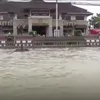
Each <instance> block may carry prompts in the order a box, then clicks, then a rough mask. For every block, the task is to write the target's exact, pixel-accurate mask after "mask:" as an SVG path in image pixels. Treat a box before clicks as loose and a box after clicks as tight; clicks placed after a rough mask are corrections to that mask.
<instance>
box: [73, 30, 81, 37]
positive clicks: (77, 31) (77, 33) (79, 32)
mask: <svg viewBox="0 0 100 100" xmlns="http://www.w3.org/2000/svg"><path fill="white" fill-rule="evenodd" d="M74 35H75V36H82V32H81V31H80V30H75V31H74Z"/></svg>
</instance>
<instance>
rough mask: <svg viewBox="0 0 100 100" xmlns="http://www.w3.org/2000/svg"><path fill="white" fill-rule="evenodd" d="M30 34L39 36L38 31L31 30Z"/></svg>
mask: <svg viewBox="0 0 100 100" xmlns="http://www.w3.org/2000/svg"><path fill="white" fill-rule="evenodd" d="M29 35H32V36H33V37H36V36H37V32H36V31H31V32H29Z"/></svg>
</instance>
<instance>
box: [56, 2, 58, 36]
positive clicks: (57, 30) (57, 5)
mask: <svg viewBox="0 0 100 100" xmlns="http://www.w3.org/2000/svg"><path fill="white" fill-rule="evenodd" d="M56 35H57V36H58V0H56Z"/></svg>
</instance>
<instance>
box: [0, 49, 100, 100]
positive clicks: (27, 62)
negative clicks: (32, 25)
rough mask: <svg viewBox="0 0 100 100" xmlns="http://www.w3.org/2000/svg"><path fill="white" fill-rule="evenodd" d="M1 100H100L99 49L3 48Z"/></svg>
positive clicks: (0, 55) (0, 64)
mask: <svg viewBox="0 0 100 100" xmlns="http://www.w3.org/2000/svg"><path fill="white" fill-rule="evenodd" d="M0 100H100V48H61V49H59V48H54V49H53V48H51V49H50V48H45V49H31V50H30V51H29V52H14V50H3V49H1V50H0Z"/></svg>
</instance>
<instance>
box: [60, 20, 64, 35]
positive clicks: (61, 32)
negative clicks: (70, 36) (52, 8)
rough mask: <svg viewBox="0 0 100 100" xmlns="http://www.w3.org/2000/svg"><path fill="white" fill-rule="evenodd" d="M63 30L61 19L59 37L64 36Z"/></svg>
mask: <svg viewBox="0 0 100 100" xmlns="http://www.w3.org/2000/svg"><path fill="white" fill-rule="evenodd" d="M63 30H64V28H63V21H61V24H60V36H61V37H62V36H64V33H63Z"/></svg>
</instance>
